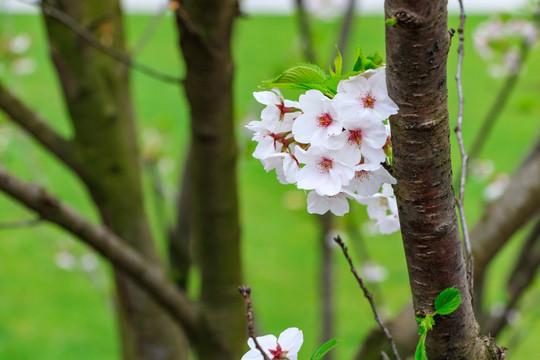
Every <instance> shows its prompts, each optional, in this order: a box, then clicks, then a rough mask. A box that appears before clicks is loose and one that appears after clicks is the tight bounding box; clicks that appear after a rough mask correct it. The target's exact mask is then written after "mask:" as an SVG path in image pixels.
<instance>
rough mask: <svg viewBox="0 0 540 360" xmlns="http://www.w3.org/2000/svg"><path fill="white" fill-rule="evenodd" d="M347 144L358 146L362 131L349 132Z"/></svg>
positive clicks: (360, 141)
mask: <svg viewBox="0 0 540 360" xmlns="http://www.w3.org/2000/svg"><path fill="white" fill-rule="evenodd" d="M348 141H349V144H351V145H355V144H356V145H358V146H360V145H361V144H362V130H349V140H348Z"/></svg>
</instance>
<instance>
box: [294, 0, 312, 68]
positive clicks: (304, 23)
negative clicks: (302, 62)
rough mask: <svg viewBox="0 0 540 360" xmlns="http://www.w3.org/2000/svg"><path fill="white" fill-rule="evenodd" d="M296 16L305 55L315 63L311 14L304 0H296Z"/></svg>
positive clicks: (309, 60)
mask: <svg viewBox="0 0 540 360" xmlns="http://www.w3.org/2000/svg"><path fill="white" fill-rule="evenodd" d="M295 3H296V14H297V15H296V16H297V18H298V26H299V28H300V41H301V44H302V51H303V52H304V57H305V58H306V60H307V61H308V62H310V63H315V50H314V49H313V41H312V40H311V27H310V23H309V16H308V13H307V11H306V6H305V3H304V0H295Z"/></svg>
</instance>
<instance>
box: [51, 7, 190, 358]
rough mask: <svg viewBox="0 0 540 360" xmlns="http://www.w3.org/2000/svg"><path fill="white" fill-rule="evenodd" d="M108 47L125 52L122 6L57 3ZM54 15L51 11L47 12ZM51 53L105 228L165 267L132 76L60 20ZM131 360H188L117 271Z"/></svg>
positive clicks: (168, 322)
mask: <svg viewBox="0 0 540 360" xmlns="http://www.w3.org/2000/svg"><path fill="white" fill-rule="evenodd" d="M43 6H44V7H54V8H55V9H57V10H59V11H61V12H63V13H65V14H66V15H67V16H69V17H71V18H72V19H73V20H75V21H76V22H77V23H78V24H80V25H81V26H83V27H84V28H86V29H88V31H90V32H92V33H93V34H94V35H95V36H96V37H97V38H98V39H99V40H100V41H101V42H102V43H104V44H107V45H109V46H111V47H114V48H117V49H119V50H120V51H123V50H124V32H123V23H122V14H121V9H120V3H119V1H99V2H95V1H93V2H89V1H68V0H50V1H46V2H45V3H44V4H43ZM44 13H46V11H44ZM44 19H45V25H46V28H47V33H48V37H49V43H50V51H51V55H52V59H53V61H54V65H55V67H56V71H57V73H58V76H59V78H60V82H61V85H62V90H63V94H64V98H65V102H66V105H67V110H68V112H69V115H70V119H71V122H72V124H73V129H74V132H75V134H74V138H73V154H74V156H75V157H76V158H77V161H78V162H79V163H80V164H84V167H83V168H82V169H81V173H80V174H79V175H80V177H81V178H82V180H83V181H84V183H85V184H86V186H87V188H88V190H89V192H90V194H91V196H92V198H93V200H94V202H95V203H96V205H97V207H98V209H99V212H100V215H101V218H102V220H103V222H104V223H105V224H106V225H107V226H108V227H109V228H110V229H112V230H113V231H114V232H115V233H116V234H117V235H118V236H120V237H121V238H122V239H125V240H126V241H127V242H128V243H129V245H131V246H132V247H133V248H135V249H136V250H137V251H139V252H140V253H141V254H142V255H143V256H144V257H145V258H146V259H148V260H149V261H150V262H152V263H155V264H158V258H157V255H156V252H155V249H154V244H153V239H152V235H151V231H150V227H149V223H148V220H147V216H146V214H145V209H144V203H143V194H142V186H141V175H140V166H139V157H138V153H137V146H136V136H135V126H134V119H133V108H132V104H131V97H130V90H129V71H128V69H127V68H126V67H125V66H124V65H122V64H120V63H118V62H117V61H115V60H113V59H112V58H110V57H109V56H108V55H106V54H104V53H102V52H100V51H99V50H97V49H96V48H94V47H93V46H91V45H90V44H88V43H87V42H86V41H85V40H84V39H82V38H81V37H79V36H78V35H77V34H75V33H74V32H73V31H70V29H68V28H67V27H66V26H65V24H63V23H61V22H59V21H58V20H56V19H54V18H52V17H49V16H46V15H45V16H44ZM115 280H116V286H117V293H118V302H119V314H120V316H119V319H120V324H121V330H122V331H121V333H122V336H121V337H122V350H123V355H124V358H125V359H130V360H131V359H145V360H154V359H160V360H161V359H171V360H172V359H179V358H186V357H187V352H186V350H187V349H186V346H185V344H181V343H180V342H179V341H178V339H179V336H178V334H179V328H178V327H177V326H176V324H175V323H174V322H173V321H172V319H171V318H170V317H169V316H168V314H166V313H165V312H164V311H163V309H161V307H160V306H159V305H158V304H157V303H155V302H154V301H153V300H152V299H151V298H150V297H148V295H147V294H146V293H145V292H144V291H142V290H141V289H140V288H139V286H138V285H136V284H135V283H134V282H132V281H131V280H130V279H129V278H127V277H126V276H125V275H124V274H122V273H121V272H117V271H115Z"/></svg>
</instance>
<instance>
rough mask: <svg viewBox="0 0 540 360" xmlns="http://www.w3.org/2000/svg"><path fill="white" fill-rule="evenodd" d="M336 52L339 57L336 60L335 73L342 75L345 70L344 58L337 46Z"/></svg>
mask: <svg viewBox="0 0 540 360" xmlns="http://www.w3.org/2000/svg"><path fill="white" fill-rule="evenodd" d="M336 52H337V55H336V58H335V59H334V69H335V70H336V72H335V73H334V74H335V75H338V76H339V75H341V71H342V69H343V57H342V56H341V53H340V52H339V49H338V47H337V45H336Z"/></svg>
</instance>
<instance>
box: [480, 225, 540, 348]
mask: <svg viewBox="0 0 540 360" xmlns="http://www.w3.org/2000/svg"><path fill="white" fill-rule="evenodd" d="M539 268H540V219H539V220H538V221H537V222H536V224H535V226H534V228H533V229H532V231H531V232H530V233H529V236H528V237H527V240H526V241H525V244H524V245H523V248H522V249H521V253H520V255H519V258H518V259H517V260H516V263H515V265H514V270H513V271H512V274H511V275H510V277H509V278H508V282H507V285H506V288H507V290H508V293H509V295H510V299H509V301H508V303H507V304H506V306H505V308H504V310H503V311H502V312H501V313H500V314H498V315H496V316H492V317H491V318H489V319H487V320H486V323H485V326H484V329H485V331H486V332H487V333H489V334H491V336H493V337H497V335H498V334H499V332H500V331H501V330H502V329H503V328H504V327H505V326H506V325H507V324H508V317H509V315H510V313H511V312H512V311H513V310H514V309H515V308H516V305H517V302H518V301H519V299H520V298H521V296H522V295H523V292H524V291H525V290H526V289H527V288H528V287H529V285H531V283H532V282H533V280H534V278H535V276H536V274H537V272H538V269H539Z"/></svg>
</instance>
